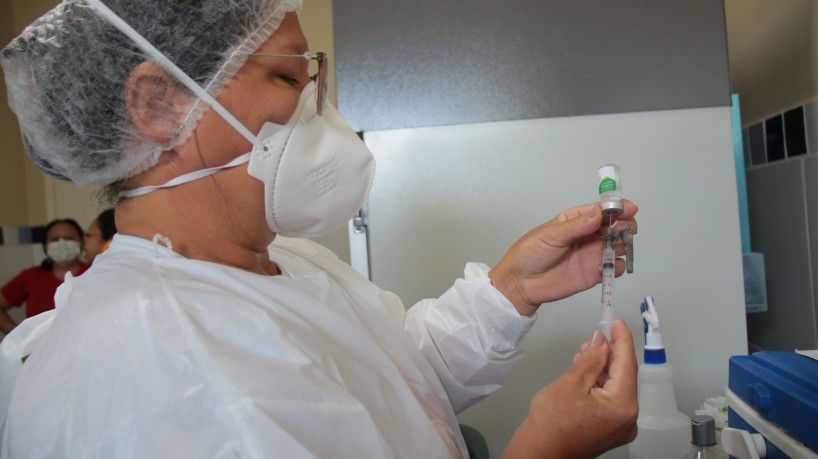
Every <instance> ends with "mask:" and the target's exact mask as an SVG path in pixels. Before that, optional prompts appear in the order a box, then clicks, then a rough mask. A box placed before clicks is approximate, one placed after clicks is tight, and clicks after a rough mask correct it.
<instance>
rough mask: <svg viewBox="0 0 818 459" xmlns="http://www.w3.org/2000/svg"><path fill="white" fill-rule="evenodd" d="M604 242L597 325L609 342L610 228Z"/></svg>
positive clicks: (612, 262) (612, 258) (612, 265)
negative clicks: (600, 298)
mask: <svg viewBox="0 0 818 459" xmlns="http://www.w3.org/2000/svg"><path fill="white" fill-rule="evenodd" d="M606 239H607V240H606V242H605V250H603V251H602V305H601V310H600V320H599V325H600V327H602V331H603V332H604V333H605V337H606V338H608V342H610V341H611V326H612V325H613V321H614V319H613V280H614V275H615V270H616V269H615V268H616V264H615V263H616V261H615V260H616V253H615V252H614V248H613V239H614V238H613V232H612V228H609V229H608V237H607V238H606Z"/></svg>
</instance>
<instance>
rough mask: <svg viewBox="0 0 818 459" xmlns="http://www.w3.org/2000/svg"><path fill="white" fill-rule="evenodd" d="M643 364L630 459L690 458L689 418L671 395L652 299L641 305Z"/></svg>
mask: <svg viewBox="0 0 818 459" xmlns="http://www.w3.org/2000/svg"><path fill="white" fill-rule="evenodd" d="M641 309H642V321H643V322H644V324H645V363H644V364H643V365H641V366H640V367H639V376H638V379H639V418H638V419H637V421H636V424H637V425H638V427H639V433H638V434H637V436H636V440H634V441H633V443H631V444H630V445H628V454H629V455H630V458H631V459H658V458H661V459H677V458H678V459H682V458H686V457H689V455H690V440H691V433H690V418H689V417H687V416H686V415H685V414H683V413H680V412H679V410H678V408H677V406H676V394H675V393H674V392H673V372H672V371H671V368H670V365H669V364H668V363H667V357H666V355H665V347H664V346H663V345H662V334H661V333H660V332H659V317H658V315H657V314H656V308H655V307H654V304H653V298H652V297H646V298H645V300H644V301H643V302H642V308H641Z"/></svg>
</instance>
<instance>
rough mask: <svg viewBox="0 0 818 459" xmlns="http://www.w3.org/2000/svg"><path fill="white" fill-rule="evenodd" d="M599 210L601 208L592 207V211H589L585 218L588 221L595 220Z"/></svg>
mask: <svg viewBox="0 0 818 459" xmlns="http://www.w3.org/2000/svg"><path fill="white" fill-rule="evenodd" d="M597 209H599V206H593V207H591V210H589V211H588V213H587V214H585V218H587V219H588V220H590V219H592V218H594V216H595V215H596V211H597Z"/></svg>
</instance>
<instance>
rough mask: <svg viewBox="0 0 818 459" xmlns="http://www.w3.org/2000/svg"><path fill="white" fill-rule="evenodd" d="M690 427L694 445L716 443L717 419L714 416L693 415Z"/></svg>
mask: <svg viewBox="0 0 818 459" xmlns="http://www.w3.org/2000/svg"><path fill="white" fill-rule="evenodd" d="M690 429H691V431H692V434H693V442H692V443H693V444H694V445H696V446H712V445H715V444H716V421H715V419H713V417H712V416H707V415H704V414H700V415H696V416H693V417H692V418H690Z"/></svg>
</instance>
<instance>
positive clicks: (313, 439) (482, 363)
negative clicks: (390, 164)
mask: <svg viewBox="0 0 818 459" xmlns="http://www.w3.org/2000/svg"><path fill="white" fill-rule="evenodd" d="M105 5H107V6H108V7H110V8H112V10H113V13H111V12H109V11H107V10H106V9H105V8H103V7H102V6H101V5H98V4H96V3H95V2H94V1H92V0H86V1H72V0H67V1H64V2H62V3H61V4H60V5H59V6H58V7H57V8H56V9H55V11H54V12H52V13H49V14H46V15H45V16H44V17H43V18H41V19H40V20H38V21H37V22H35V23H34V24H33V25H32V27H31V28H29V29H26V31H24V32H23V34H21V36H20V37H18V38H16V39H15V40H14V41H13V42H12V43H11V44H10V45H9V46H8V47H7V48H5V49H4V50H3V52H2V64H3V67H4V70H5V72H6V75H7V79H8V80H9V84H8V86H9V88H10V90H9V98H10V101H11V105H12V107H13V109H14V110H15V113H16V114H17V116H18V118H19V119H20V124H21V129H22V132H23V135H24V136H25V137H26V139H27V142H26V145H27V148H28V152H29V154H30V156H31V157H32V159H33V160H34V162H35V163H36V164H37V165H38V166H39V167H40V168H41V169H42V170H44V171H45V172H47V173H49V174H52V175H55V176H59V177H63V178H67V179H69V180H71V181H73V182H75V183H77V184H97V185H107V186H109V190H110V192H111V193H113V194H120V196H123V197H124V199H122V200H121V201H120V202H119V203H118V205H117V207H116V219H117V228H118V230H119V232H118V233H117V235H116V236H115V237H114V239H113V242H112V243H111V246H110V248H109V249H108V253H110V254H111V255H112V256H107V255H106V256H103V257H100V258H98V259H97V260H96V263H95V265H94V269H92V270H90V271H89V272H87V273H86V274H85V275H83V276H81V277H79V278H76V279H73V280H71V281H70V282H66V283H65V284H64V285H63V286H62V287H61V289H60V291H59V294H58V297H59V301H60V303H59V307H58V308H57V310H56V311H55V312H54V313H52V316H53V317H52V320H51V321H50V322H49V323H47V324H46V323H43V324H42V325H43V326H44V327H50V328H47V331H45V330H42V329H38V330H37V331H38V332H40V333H36V334H37V335H38V336H40V337H41V340H40V341H26V336H25V335H23V334H22V333H21V334H18V335H12V336H11V337H10V338H13V340H12V342H13V343H16V344H18V346H17V347H14V348H13V349H12V347H11V346H8V347H6V346H5V344H6V343H5V342H4V346H3V351H4V354H3V355H5V356H7V360H6V362H7V363H8V362H13V363H14V362H19V361H20V360H21V357H24V356H23V355H21V353H23V352H30V354H29V355H28V358H27V359H26V360H25V363H24V364H23V366H22V368H17V369H16V370H10V371H8V372H5V374H7V375H9V374H12V371H16V373H14V374H15V375H16V376H11V377H9V376H0V392H2V393H0V399H2V400H10V403H9V404H8V409H7V410H6V416H5V424H4V428H3V433H2V444H1V445H0V454H2V455H6V456H9V457H25V456H29V455H31V454H32V452H33V451H37V452H38V453H39V454H42V455H47V456H74V457H75V456H83V457H122V456H132V457H213V456H218V457H228V456H229V457H339V456H340V457H406V458H409V457H413V458H414V457H429V458H445V457H463V456H465V454H466V447H465V444H464V442H463V438H462V436H461V435H460V433H459V429H458V425H457V419H456V417H455V413H456V412H458V411H461V410H463V409H465V408H467V407H468V406H470V405H472V404H474V403H476V402H477V401H479V400H481V399H482V398H483V397H485V396H486V395H488V394H490V393H491V392H493V391H495V390H497V389H498V388H499V387H500V385H501V383H502V379H503V376H504V375H505V374H506V373H507V371H508V370H509V368H510V367H511V365H513V364H514V362H516V361H517V360H519V358H520V356H521V353H522V351H521V349H520V346H519V345H520V341H521V340H522V338H523V336H524V335H525V333H526V332H527V331H528V330H529V329H530V327H531V326H532V324H533V321H534V317H535V316H534V313H535V312H536V311H537V310H538V308H539V307H540V304H542V303H546V302H550V301H555V300H558V299H560V298H564V297H565V296H567V295H571V294H573V293H576V292H578V291H582V290H585V289H587V288H590V287H591V286H594V285H596V284H597V283H598V282H599V280H600V271H599V265H600V253H601V251H602V241H601V240H600V239H599V235H600V233H601V232H604V231H605V222H603V217H602V212H601V211H600V209H599V206H598V205H596V204H590V205H586V206H580V207H576V208H573V209H568V210H566V211H564V212H563V213H561V214H560V215H558V216H557V217H556V218H554V219H553V220H551V221H549V222H547V223H545V224H543V225H542V226H540V227H538V228H535V229H534V230H532V231H531V232H530V233H529V234H527V235H525V236H523V237H522V238H521V239H520V240H519V241H517V242H516V243H515V244H514V245H513V246H512V247H511V248H510V249H509V251H508V252H507V253H506V255H505V256H504V257H503V258H502V260H500V262H499V263H498V264H497V265H496V266H495V267H493V268H491V269H489V268H488V267H487V266H485V265H482V264H478V263H470V264H468V265H467V266H466V268H465V270H464V277H463V278H462V279H458V280H457V281H456V282H455V283H454V285H453V286H452V287H451V289H449V290H448V291H447V292H445V293H444V294H443V295H442V296H441V297H440V298H437V299H428V300H424V301H422V302H420V303H418V304H416V305H414V306H413V307H412V308H410V309H409V310H408V311H407V310H406V309H405V308H404V307H403V304H402V303H401V302H400V300H399V299H398V298H397V297H395V295H393V294H391V293H389V292H385V291H383V290H381V289H379V288H378V287H377V286H375V285H374V284H372V283H371V282H369V281H368V280H367V279H365V278H363V277H361V276H360V275H359V274H358V273H357V272H355V271H354V270H353V269H352V268H350V267H349V266H348V265H347V264H345V263H343V262H342V261H340V260H338V258H337V257H335V255H334V254H332V253H331V252H329V251H328V250H326V249H324V248H323V247H321V246H318V245H316V244H314V243H312V242H310V241H309V240H308V239H306V238H307V237H311V236H316V235H319V234H322V233H325V232H328V231H331V230H334V229H336V228H338V227H340V226H343V225H344V224H346V222H347V221H348V219H349V218H350V217H351V216H352V215H353V214H354V212H355V211H356V210H357V209H358V207H359V206H360V205H361V203H362V202H363V201H364V200H365V199H366V196H367V193H368V191H369V186H370V184H371V181H372V176H373V174H374V164H373V160H372V156H371V153H369V151H368V150H367V149H366V148H365V146H364V145H363V143H362V142H361V140H360V139H359V138H358V136H357V135H356V134H355V133H354V132H353V131H352V130H351V129H350V128H349V126H348V125H347V124H346V123H345V122H344V121H343V119H342V118H341V117H340V115H339V114H338V113H337V111H336V110H335V109H334V107H332V106H331V105H328V104H326V103H325V94H326V88H325V86H324V85H325V84H326V79H322V78H320V75H322V73H323V71H322V66H321V65H319V68H318V72H319V73H318V74H319V78H318V79H317V80H318V81H311V80H310V78H309V77H308V69H307V66H308V59H306V58H305V56H306V57H309V58H316V59H319V60H320V59H321V58H322V56H321V55H312V54H306V53H307V50H308V47H307V42H306V38H305V37H304V36H303V34H302V32H301V29H300V26H299V23H298V18H297V16H296V14H295V12H296V11H298V10H299V9H300V2H299V1H294V0H280V1H279V0H266V1H251V0H241V1H231V2H221V1H212V2H211V1H205V2H196V3H194V4H191V3H190V2H183V1H181V0H179V1H168V0H143V1H139V2H134V1H131V0H121V1H120V0H108V1H107V2H106V3H105ZM112 14H116V16H118V17H120V18H122V19H124V21H125V22H126V23H127V24H130V25H132V26H133V27H134V28H135V29H137V34H139V36H138V37H137V36H135V35H133V34H131V36H130V37H126V36H125V35H123V34H122V33H120V32H119V31H117V30H116V29H114V28H113V27H112V26H111V25H110V24H112V23H115V18H114V17H113V16H112ZM126 30H127V29H126ZM128 33H130V31H128ZM143 39H144V40H143ZM145 41H147V43H153V44H154V45H155V47H156V48H158V49H159V50H157V49H154V47H153V46H149V45H146V44H145ZM134 43H141V44H140V46H141V48H138V47H137V46H135V45H134ZM165 58H166V59H168V60H169V61H170V62H171V63H176V64H178V67H180V68H181V69H183V70H179V71H177V69H176V68H174V66H173V65H169V64H168V63H167V62H166V61H165ZM157 62H163V64H162V66H161V67H160V66H159V65H158V64H157ZM322 62H323V65H326V61H322ZM99 68H105V70H106V71H105V72H97V71H91V70H92V69H93V70H96V69H99ZM323 70H325V68H323ZM30 73H36V74H37V75H38V78H36V79H35V78H31V75H30ZM188 77H189V78H188ZM194 82H198V83H194ZM28 84H35V85H42V86H45V87H33V88H30V87H27V86H26V85H28ZM203 88H207V90H206V91H207V92H205V90H204V89H203ZM43 94H48V95H52V94H60V95H61V97H56V98H55V97H48V98H41V95H43ZM211 97H212V98H213V100H211ZM203 101H206V102H203ZM64 121H65V122H64ZM68 121H70V123H68ZM69 130H70V132H71V134H72V135H71V136H67V135H66V132H68V131H69ZM56 144H59V145H60V148H52V146H53V145H56ZM636 211H637V209H636V206H635V205H633V204H632V203H630V202H627V203H625V211H624V213H623V214H622V216H621V217H622V219H624V220H626V221H627V222H628V223H630V224H631V225H632V226H633V227H635V224H636V222H635V221H634V219H633V216H634V214H635V213H636ZM617 250H618V251H619V252H620V254H621V252H622V251H623V248H622V247H621V246H618V247H617ZM623 270H624V266H623V264H622V262H621V260H620V261H619V262H618V263H617V272H618V273H620V274H621V273H622V271H623ZM612 338H613V339H612V342H611V343H608V342H606V341H605V339H604V336H603V335H601V334H599V333H596V334H594V335H593V336H592V338H591V339H590V341H589V342H588V343H587V344H585V345H584V346H582V348H581V350H580V353H579V356H578V357H577V359H576V362H575V363H574V364H573V366H571V369H570V370H569V371H568V372H567V373H566V374H565V375H564V376H563V377H561V378H559V379H558V380H557V381H555V382H554V383H553V384H552V385H550V386H548V387H546V388H545V389H543V390H542V391H541V392H540V393H539V394H538V395H537V396H536V397H535V398H534V400H533V401H532V403H531V412H530V415H529V416H528V417H527V418H526V419H525V420H524V421H523V422H522V424H521V426H520V428H519V429H518V431H517V433H516V434H515V435H514V437H513V439H512V442H511V444H510V445H509V454H512V455H514V456H516V457H523V456H522V455H529V456H531V457H553V456H558V457H559V456H561V457H590V456H593V455H596V454H599V453H601V452H602V451H605V450H606V449H609V448H611V447H614V446H617V445H620V444H623V443H625V442H627V441H630V440H631V439H633V438H634V436H635V434H636V430H635V429H636V427H635V420H636V415H637V405H636V358H635V355H634V352H633V342H632V338H631V335H630V332H629V331H628V330H627V327H626V326H625V325H624V323H622V322H618V323H617V324H616V325H615V326H614V328H613V329H612ZM15 350H16V351H18V353H17V354H15V353H14V352H13V351H15ZM18 366H19V364H18ZM9 381H11V382H13V384H9ZM9 388H10V389H9ZM7 394H8V395H7ZM577 407H579V409H577ZM3 408H4V407H0V410H2V409H3ZM0 412H2V411H0ZM77 426H81V428H80V427H77Z"/></svg>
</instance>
